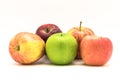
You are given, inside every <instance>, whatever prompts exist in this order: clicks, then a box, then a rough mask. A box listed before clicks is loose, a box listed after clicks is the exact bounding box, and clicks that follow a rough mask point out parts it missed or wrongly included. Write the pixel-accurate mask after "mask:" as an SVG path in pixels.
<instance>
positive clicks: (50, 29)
mask: <svg viewBox="0 0 120 82" xmlns="http://www.w3.org/2000/svg"><path fill="white" fill-rule="evenodd" d="M61 32H62V31H61V30H60V28H59V27H58V26H57V25H55V24H43V25H41V26H39V27H38V29H37V30H36V34H37V35H39V36H40V37H41V38H42V39H43V40H44V41H45V42H46V40H47V39H48V37H49V36H51V35H52V34H55V33H61Z"/></svg>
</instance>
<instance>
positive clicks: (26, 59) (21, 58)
mask: <svg viewBox="0 0 120 82" xmlns="http://www.w3.org/2000/svg"><path fill="white" fill-rule="evenodd" d="M44 48H45V42H44V41H43V40H42V39H41V38H40V37H39V36H38V35H36V34H33V33H29V32H20V33H18V34H16V35H15V36H14V37H13V38H12V39H11V40H10V43H9V52H10V55H11V57H12V58H13V59H14V60H15V61H16V62H18V63H20V64H32V63H34V62H36V61H37V60H38V59H40V58H41V57H42V56H43V55H44Z"/></svg>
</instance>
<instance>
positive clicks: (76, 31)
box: [68, 21, 95, 59]
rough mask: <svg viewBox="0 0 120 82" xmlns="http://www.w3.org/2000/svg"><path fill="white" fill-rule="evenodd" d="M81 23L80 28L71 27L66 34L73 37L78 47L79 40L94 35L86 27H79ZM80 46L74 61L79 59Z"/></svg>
mask: <svg viewBox="0 0 120 82" xmlns="http://www.w3.org/2000/svg"><path fill="white" fill-rule="evenodd" d="M81 24H82V22H81V21H80V26H79V27H73V28H71V29H70V30H69V31H68V33H69V34H71V35H73V36H74V37H75V38H76V40H77V42H78V45H80V43H81V40H82V39H83V38H84V37H85V36H87V35H95V34H94V32H93V31H92V30H91V29H90V28H88V27H84V26H81ZM79 47H80V46H78V53H77V56H76V59H81V54H80V48H79Z"/></svg>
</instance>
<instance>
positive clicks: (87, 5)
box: [0, 0, 120, 82]
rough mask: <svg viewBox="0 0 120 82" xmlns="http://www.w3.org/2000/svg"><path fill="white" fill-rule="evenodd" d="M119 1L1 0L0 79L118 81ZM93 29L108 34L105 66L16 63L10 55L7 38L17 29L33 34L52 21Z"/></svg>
mask: <svg viewBox="0 0 120 82" xmlns="http://www.w3.org/2000/svg"><path fill="white" fill-rule="evenodd" d="M119 15H120V12H119V0H118V1H117V0H0V29H1V30H0V65H1V66H0V82H33V81H34V82H37V81H38V82H41V81H49V82H51V81H56V82H63V81H67V82H68V81H82V82H87V81H89V82H105V81H106V82H109V81H111V82H113V81H120V78H119V76H120V68H119V67H120V59H119V57H120V53H119V51H120V50H119V49H120V47H119V45H120V37H119V27H120V24H119V21H120V16H119ZM80 20H82V21H83V26H87V27H90V28H91V29H93V31H94V32H95V34H96V35H98V36H105V37H109V38H110V39H111V40H112V42H113V54H112V57H111V59H110V60H109V61H108V63H107V64H106V65H105V66H100V67H93V66H85V65H81V63H80V62H77V64H76V65H67V66H55V65H50V64H44V62H43V63H41V64H36V65H28V66H23V65H19V64H17V63H16V62H14V61H13V60H12V58H11V57H10V54H9V51H8V46H9V41H10V39H11V38H12V37H13V36H14V35H15V34H16V33H19V32H23V31H27V32H32V33H35V31H36V29H37V28H38V26H40V25H41V24H45V23H54V24H56V25H58V26H59V27H60V29H62V31H63V32H67V31H68V30H69V29H70V28H72V27H73V26H79V21H80Z"/></svg>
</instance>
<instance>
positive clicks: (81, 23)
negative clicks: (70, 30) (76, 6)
mask: <svg viewBox="0 0 120 82" xmlns="http://www.w3.org/2000/svg"><path fill="white" fill-rule="evenodd" d="M81 25H82V21H80V27H79V30H80V31H81Z"/></svg>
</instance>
